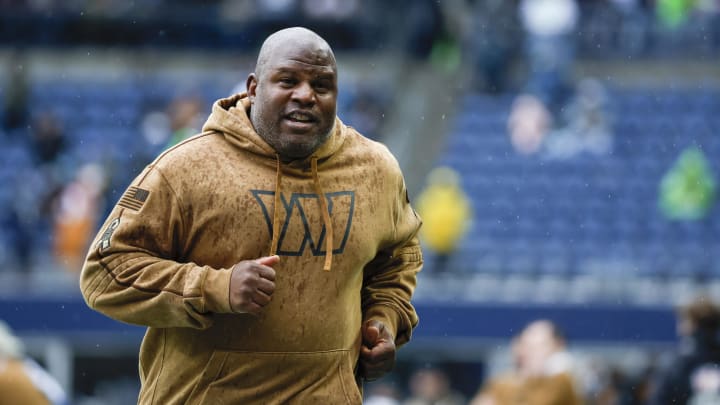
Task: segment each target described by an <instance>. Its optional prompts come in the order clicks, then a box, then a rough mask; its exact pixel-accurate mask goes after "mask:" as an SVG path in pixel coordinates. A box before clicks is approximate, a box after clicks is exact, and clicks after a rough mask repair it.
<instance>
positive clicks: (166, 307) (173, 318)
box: [80, 166, 231, 329]
mask: <svg viewBox="0 0 720 405" xmlns="http://www.w3.org/2000/svg"><path fill="white" fill-rule="evenodd" d="M185 225H186V224H185V223H184V219H183V213H182V206H181V204H180V201H179V200H178V197H177V195H176V194H175V192H174V191H173V189H172V188H171V186H170V185H169V184H168V182H167V180H166V178H165V177H164V176H163V175H162V173H161V172H160V171H159V170H158V169H156V168H154V167H153V166H149V167H148V168H146V169H145V171H143V173H141V174H140V175H139V176H138V177H137V178H136V179H135V180H134V181H133V183H132V184H131V185H130V187H129V188H128V189H127V190H126V191H125V193H124V194H123V196H122V197H121V198H120V200H119V201H118V203H117V204H116V205H115V207H114V208H113V210H112V212H111V213H110V216H109V217H108V218H107V220H106V221H105V224H104V225H103V227H102V228H101V229H100V232H99V233H98V235H97V236H96V237H95V240H94V241H93V243H92V245H91V247H90V252H89V253H88V256H87V259H86V261H85V263H84V265H83V269H82V273H81V276H80V287H81V290H82V294H83V297H84V298H85V301H86V302H87V304H88V305H89V306H90V307H91V308H93V309H95V310H97V311H99V312H101V313H103V314H105V315H107V316H109V317H111V318H114V319H117V320H119V321H123V322H127V323H132V324H137V325H144V326H150V327H158V328H162V327H190V328H198V329H205V328H208V327H209V326H210V325H211V324H212V314H213V313H228V312H231V310H230V302H229V286H230V274H231V269H213V268H210V267H207V266H198V265H196V264H194V263H183V262H181V261H179V260H178V259H177V258H179V257H182V254H181V251H182V244H183V241H184V240H185V237H186V235H185V231H186V230H185Z"/></svg>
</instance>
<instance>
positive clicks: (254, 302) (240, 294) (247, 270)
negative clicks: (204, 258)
mask: <svg viewBox="0 0 720 405" xmlns="http://www.w3.org/2000/svg"><path fill="white" fill-rule="evenodd" d="M279 261H280V257H279V256H277V255H275V256H267V257H261V258H259V259H256V260H244V261H242V262H240V263H238V264H236V265H235V266H234V267H233V269H232V276H231V277H230V308H232V310H233V312H236V313H248V314H253V315H258V314H259V313H260V312H261V311H262V309H263V308H264V307H265V305H267V304H268V303H269V302H270V300H271V299H272V295H273V292H275V270H274V269H273V268H272V266H274V265H276V264H277V263H278V262H279Z"/></svg>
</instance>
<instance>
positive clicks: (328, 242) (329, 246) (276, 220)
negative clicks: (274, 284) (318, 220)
mask: <svg viewBox="0 0 720 405" xmlns="http://www.w3.org/2000/svg"><path fill="white" fill-rule="evenodd" d="M276 159H277V169H276V170H277V172H276V176H275V206H274V207H273V231H272V243H271V244H270V256H272V255H275V254H277V247H278V240H279V239H280V204H281V202H282V201H281V200H280V195H281V192H282V181H281V180H282V171H281V169H280V156H279V155H276ZM310 165H311V167H312V175H313V183H314V184H313V185H314V186H315V193H317V195H318V199H319V200H320V209H321V210H322V217H323V223H324V224H325V264H324V265H323V270H325V271H330V268H331V267H332V255H333V227H332V219H331V218H330V211H328V203H327V200H326V198H325V193H323V191H322V187H320V179H319V177H318V170H317V157H315V156H313V157H312V159H311V160H310Z"/></svg>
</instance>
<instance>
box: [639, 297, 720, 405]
mask: <svg viewBox="0 0 720 405" xmlns="http://www.w3.org/2000/svg"><path fill="white" fill-rule="evenodd" d="M718 330H720V308H718V306H717V305H716V304H715V303H714V302H712V301H711V300H710V299H709V298H708V297H704V296H700V297H697V298H695V299H694V300H693V301H692V302H690V303H688V304H687V305H684V306H682V307H680V308H679V309H678V310H677V332H678V335H679V336H680V347H679V349H678V353H677V356H676V357H675V358H674V359H673V360H672V361H671V362H670V363H669V364H667V365H666V366H665V367H664V369H663V371H662V372H661V373H659V375H658V376H657V378H656V379H655V381H654V385H653V389H652V391H653V394H652V400H651V402H650V403H651V404H653V405H666V404H691V405H710V404H720V337H719V336H718Z"/></svg>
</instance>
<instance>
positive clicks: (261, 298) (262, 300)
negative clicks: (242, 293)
mask: <svg viewBox="0 0 720 405" xmlns="http://www.w3.org/2000/svg"><path fill="white" fill-rule="evenodd" d="M252 300H253V302H254V303H255V304H258V305H259V306H260V307H264V306H265V305H267V304H269V303H270V301H271V300H272V297H271V296H270V295H268V294H265V293H264V292H262V291H257V292H255V294H254V295H253V298H252Z"/></svg>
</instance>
